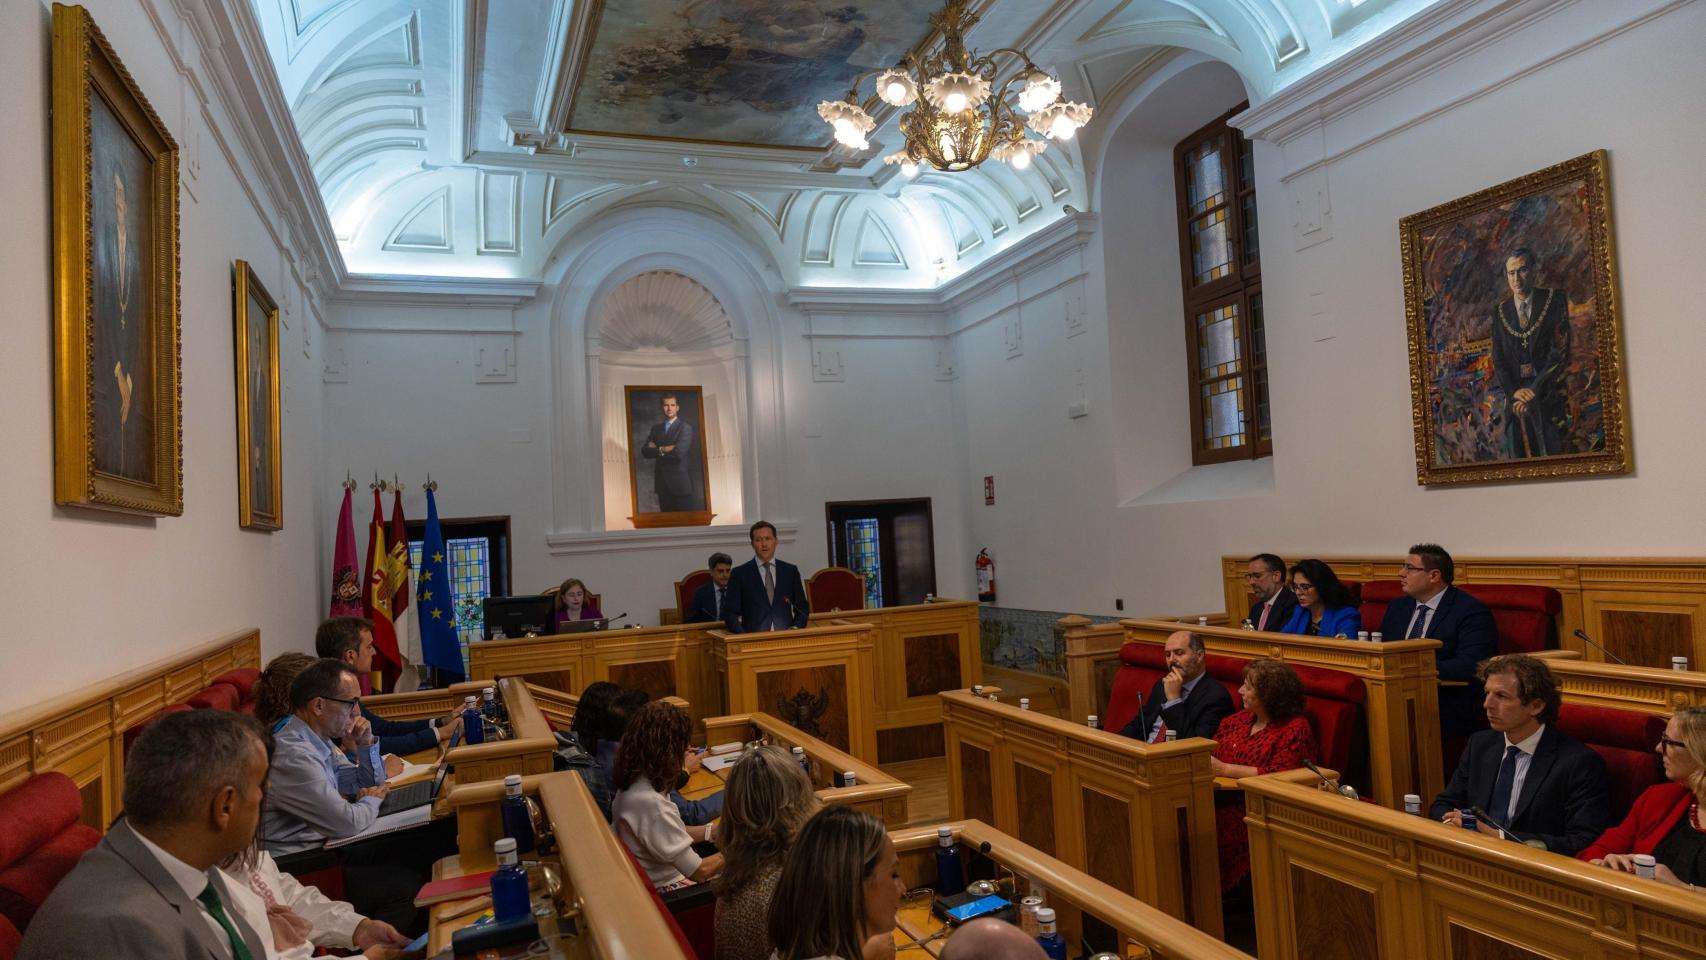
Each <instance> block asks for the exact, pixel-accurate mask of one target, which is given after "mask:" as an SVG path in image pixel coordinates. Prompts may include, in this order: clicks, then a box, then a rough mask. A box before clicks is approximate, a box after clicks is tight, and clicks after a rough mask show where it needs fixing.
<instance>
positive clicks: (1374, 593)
mask: <svg viewBox="0 0 1706 960" xmlns="http://www.w3.org/2000/svg"><path fill="white" fill-rule="evenodd" d="M1403 595H1404V588H1403V587H1402V586H1401V585H1400V584H1399V583H1398V581H1396V580H1370V581H1369V582H1367V583H1365V584H1363V585H1362V591H1361V594H1360V596H1361V598H1362V599H1361V601H1360V602H1359V603H1358V604H1357V613H1359V614H1361V616H1362V628H1363V629H1364V630H1367V631H1368V632H1369V633H1373V632H1374V631H1376V630H1379V629H1380V621H1381V619H1382V618H1384V617H1385V616H1386V605H1387V604H1389V603H1391V602H1392V601H1394V600H1396V599H1398V598H1399V597H1401V596H1403Z"/></svg>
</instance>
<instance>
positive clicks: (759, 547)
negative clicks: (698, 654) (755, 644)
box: [723, 520, 812, 633]
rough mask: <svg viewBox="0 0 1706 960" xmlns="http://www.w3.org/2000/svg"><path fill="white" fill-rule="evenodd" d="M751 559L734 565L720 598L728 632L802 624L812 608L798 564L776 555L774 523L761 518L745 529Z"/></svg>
mask: <svg viewBox="0 0 1706 960" xmlns="http://www.w3.org/2000/svg"><path fill="white" fill-rule="evenodd" d="M748 535H749V536H750V537H751V539H752V553H753V557H752V559H751V560H748V561H747V562H745V563H743V564H741V565H740V566H738V567H736V568H735V569H734V572H733V574H731V575H730V577H729V589H728V595H727V596H726V597H725V598H724V600H723V624H724V625H725V626H727V627H728V628H729V632H730V633H755V632H759V631H764V630H786V629H788V628H789V627H803V626H805V625H806V617H807V615H809V614H810V613H811V612H812V608H811V602H810V601H809V600H807V599H806V587H805V584H804V582H802V581H801V580H800V568H799V567H796V566H794V565H793V564H791V563H788V562H786V561H784V560H777V559H776V526H775V524H772V523H771V522H770V521H768V520H760V521H758V522H757V523H755V524H753V525H752V528H751V529H750V530H749V531H748Z"/></svg>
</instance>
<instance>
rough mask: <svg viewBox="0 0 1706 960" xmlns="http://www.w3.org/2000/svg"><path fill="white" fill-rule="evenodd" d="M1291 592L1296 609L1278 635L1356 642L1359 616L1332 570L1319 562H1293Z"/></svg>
mask: <svg viewBox="0 0 1706 960" xmlns="http://www.w3.org/2000/svg"><path fill="white" fill-rule="evenodd" d="M1291 592H1292V593H1294V594H1296V595H1297V609H1296V610H1293V611H1292V612H1291V619H1290V620H1287V621H1286V622H1285V626H1283V627H1280V633H1301V634H1303V635H1304V636H1309V637H1349V638H1351V639H1353V640H1354V639H1356V635H1357V630H1359V629H1361V627H1362V615H1361V614H1360V613H1359V612H1358V611H1357V608H1356V605H1355V604H1353V603H1351V591H1350V590H1349V589H1348V588H1347V587H1346V586H1345V585H1344V584H1343V583H1340V582H1339V577H1338V575H1337V574H1335V573H1334V572H1333V568H1332V567H1329V566H1327V565H1326V564H1325V563H1322V562H1321V561H1319V560H1299V561H1297V563H1295V564H1293V565H1292V568H1291Z"/></svg>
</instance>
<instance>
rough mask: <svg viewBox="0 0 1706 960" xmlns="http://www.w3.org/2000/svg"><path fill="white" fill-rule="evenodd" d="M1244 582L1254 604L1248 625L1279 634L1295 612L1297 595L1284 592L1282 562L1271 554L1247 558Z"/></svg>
mask: <svg viewBox="0 0 1706 960" xmlns="http://www.w3.org/2000/svg"><path fill="white" fill-rule="evenodd" d="M1244 582H1245V583H1246V584H1249V586H1250V593H1251V595H1253V596H1254V597H1255V598H1256V602H1255V603H1252V604H1250V617H1249V620H1250V625H1251V626H1253V627H1255V628H1256V629H1257V630H1273V631H1278V630H1279V628H1281V627H1283V626H1285V622H1286V621H1287V620H1290V619H1291V612H1292V611H1293V610H1296V609H1297V595H1296V594H1295V593H1292V592H1291V590H1289V589H1287V587H1286V583H1285V561H1284V560H1281V559H1280V558H1279V557H1276V556H1274V555H1273V554H1271V553H1258V554H1256V555H1255V556H1253V557H1251V558H1250V567H1249V569H1248V570H1247V571H1245V573H1244Z"/></svg>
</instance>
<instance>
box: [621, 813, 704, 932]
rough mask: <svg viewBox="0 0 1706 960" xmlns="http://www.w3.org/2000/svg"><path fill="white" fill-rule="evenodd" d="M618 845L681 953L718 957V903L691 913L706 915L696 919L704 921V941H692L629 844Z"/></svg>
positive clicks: (691, 914)
mask: <svg viewBox="0 0 1706 960" xmlns="http://www.w3.org/2000/svg"><path fill="white" fill-rule="evenodd" d="M616 845H617V846H619V847H621V848H622V853H623V854H624V855H625V856H627V858H628V865H629V866H630V867H633V868H634V872H635V873H636V874H639V877H640V882H641V883H643V884H645V885H646V889H647V890H649V891H651V895H652V905H653V906H655V907H657V908H658V913H660V914H662V915H663V922H664V923H666V924H668V925H669V932H670V935H671V936H673V937H675V943H676V945H677V946H679V947H680V948H681V952H682V953H685V954H687V955H688V956H690V957H694V958H695V960H697V958H699V957H714V956H716V955H717V951H716V946H717V904H716V901H714V900H713V901H711V905H710V907H709V908H701V909H699V910H694V911H691V912H690V914H689V916H696V915H697V914H700V913H703V914H705V916H704V917H703V918H696V919H702V920H703V927H704V929H703V931H699V932H700V935H701V936H703V938H704V939H703V940H702V941H700V940H698V939H692V940H690V939H689V937H688V935H687V933H686V932H685V931H683V930H682V927H681V924H679V923H677V922H676V918H675V914H673V913H670V912H669V908H668V907H666V906H664V905H663V898H662V897H660V896H658V890H657V887H654V886H652V878H651V877H648V876H646V868H645V867H642V866H640V861H639V860H638V859H636V858H635V857H634V851H632V850H629V849H628V844H626V843H624V842H623V841H622V840H621V839H618V840H617V841H616ZM697 925H698V924H697V923H696V924H695V926H697ZM695 946H704V947H705V949H704V950H703V951H700V950H697V949H695Z"/></svg>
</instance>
